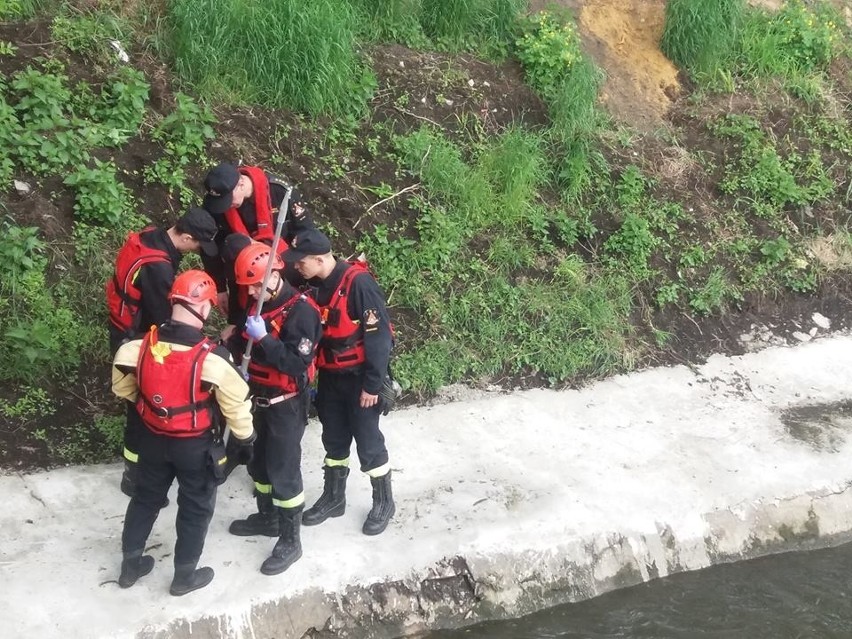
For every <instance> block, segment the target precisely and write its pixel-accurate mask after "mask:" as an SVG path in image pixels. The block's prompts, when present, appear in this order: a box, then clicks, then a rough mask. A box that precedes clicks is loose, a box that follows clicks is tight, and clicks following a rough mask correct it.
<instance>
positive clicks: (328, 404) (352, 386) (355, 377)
mask: <svg viewBox="0 0 852 639" xmlns="http://www.w3.org/2000/svg"><path fill="white" fill-rule="evenodd" d="M362 384H363V378H362V376H361V374H359V373H355V374H352V373H331V372H329V371H325V370H324V371H320V374H319V382H318V383H317V414H318V416H319V419H320V422H321V423H322V445H323V447H325V453H326V456H327V457H329V458H330V459H348V458H349V451H350V449H351V448H352V440H353V439H354V440H355V447H356V450H357V451H358V460H359V461H360V462H361V470H362V471H363V472H367V471H370V470H373V469H374V468H378V467H379V466H383V465H384V464H387V463H388V449H387V448H386V447H385V437H384V435H382V431H381V430H379V417H381V410H380V407H379V404H376V405H375V406H371V407H370V408H361V406H360V403H359V402H360V399H361V390H362V388H363V387H362Z"/></svg>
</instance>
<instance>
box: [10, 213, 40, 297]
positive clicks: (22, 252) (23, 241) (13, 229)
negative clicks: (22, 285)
mask: <svg viewBox="0 0 852 639" xmlns="http://www.w3.org/2000/svg"><path fill="white" fill-rule="evenodd" d="M44 249H45V245H44V242H43V241H42V240H41V238H40V237H39V229H38V228H36V227H32V226H28V227H22V226H18V225H17V224H14V223H12V222H7V221H4V222H3V223H2V225H0V279H2V280H3V282H5V283H6V285H7V286H9V287H10V289H11V290H12V292H14V291H15V289H16V287H17V285H18V282H21V281H23V280H24V279H26V278H27V277H29V276H30V275H31V274H32V273H40V272H42V271H43V270H44V268H45V266H46V265H47V259H46V257H45V250H44Z"/></svg>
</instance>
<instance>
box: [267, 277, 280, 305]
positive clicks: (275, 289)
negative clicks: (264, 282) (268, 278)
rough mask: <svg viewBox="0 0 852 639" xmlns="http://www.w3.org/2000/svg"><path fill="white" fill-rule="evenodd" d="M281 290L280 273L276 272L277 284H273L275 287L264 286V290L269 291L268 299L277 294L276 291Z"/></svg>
mask: <svg viewBox="0 0 852 639" xmlns="http://www.w3.org/2000/svg"><path fill="white" fill-rule="evenodd" d="M280 290H281V274H280V273H279V274H278V284H276V285H275V288H269V287H268V286H267V287H266V292H267V293H269V299H272V298H273V297H275V296H276V295H277V294H278V291H280Z"/></svg>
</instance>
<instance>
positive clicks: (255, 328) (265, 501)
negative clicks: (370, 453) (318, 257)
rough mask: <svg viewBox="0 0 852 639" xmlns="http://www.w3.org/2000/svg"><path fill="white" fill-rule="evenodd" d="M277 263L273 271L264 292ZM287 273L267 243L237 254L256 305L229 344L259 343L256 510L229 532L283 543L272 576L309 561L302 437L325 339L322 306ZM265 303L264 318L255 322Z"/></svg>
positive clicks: (242, 281) (270, 564)
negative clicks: (305, 545)
mask: <svg viewBox="0 0 852 639" xmlns="http://www.w3.org/2000/svg"><path fill="white" fill-rule="evenodd" d="M270 259H271V260H272V272H271V275H270V278H269V281H268V282H267V283H266V288H264V287H263V278H264V275H265V273H266V269H267V265H268V264H269V260H270ZM283 267H284V263H283V262H282V261H281V258H279V257H278V255H277V254H275V253H273V252H272V249H271V248H270V247H269V246H267V245H266V244H262V243H257V242H255V243H253V244H251V245H249V246H247V247H246V248H244V249H243V250H242V251H241V252H240V254H239V255H238V256H237V259H236V262H235V263H234V275H235V281H236V283H237V284H238V285H240V286H245V287H247V290H248V295H249V298H250V300H252V302H250V304H249V308H248V309H247V314H248V316H247V318H246V320H245V331H242V332H235V333H234V334H233V335H232V336H231V338H230V340H229V347H230V348H231V351H232V352H234V353H243V352H244V350H245V346H246V342H247V340H248V339H252V340H254V346H253V350H252V352H251V359H250V361H249V363H248V369H247V370H248V379H249V388H250V389H251V395H252V401H253V403H254V427H255V430H256V431H257V444H256V446H255V455H254V458H253V459H252V461H251V463H250V464H249V465H248V471H249V474H250V475H251V477H252V479H253V480H254V486H255V498H256V505H257V512H254V513H252V514H250V515H249V516H248V517H247V518H245V519H238V520H236V521H234V522H232V523H231V526H230V528H229V530H230V532H231V533H232V534H234V535H239V536H253V535H266V536H268V537H278V541H277V542H276V543H275V547H274V548H273V550H272V554H271V556H270V557H268V558H267V559H266V560H265V561H264V562H263V564H262V565H261V567H260V571H261V572H262V573H263V574H265V575H276V574H279V573H282V572H284V571H285V570H287V568H289V567H290V566H291V565H292V564H293V563H294V562H295V561H297V560H298V559H299V558H300V557H301V556H302V543H301V538H300V534H299V529H300V524H301V518H302V509H303V507H304V503H305V494H304V490H303V485H302V436H303V435H304V434H305V426H306V425H307V423H308V406H309V402H310V392H309V386H310V383H311V381H312V380H313V378H314V373H315V370H316V368H315V366H314V358H315V356H316V349H317V344H318V343H319V341H320V338H321V336H322V324H321V322H320V314H319V309H318V308H317V305H316V304H315V303H314V301H313V300H312V299H311V298H310V297H308V296H306V295H303V294H301V293H300V292H299V291H297V290H296V289H294V288H293V287H292V286H291V285H290V284H289V283H288V282H287V280H286V279H285V278H284V277H283V276H282V274H281V270H282V268H283ZM261 301H262V304H263V306H262V313H261V315H260V317H255V314H256V308H257V305H258V303H260V302H261Z"/></svg>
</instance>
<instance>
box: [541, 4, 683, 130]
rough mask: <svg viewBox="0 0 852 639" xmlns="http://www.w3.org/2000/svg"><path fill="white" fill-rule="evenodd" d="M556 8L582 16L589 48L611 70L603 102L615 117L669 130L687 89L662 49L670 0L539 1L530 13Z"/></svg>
mask: <svg viewBox="0 0 852 639" xmlns="http://www.w3.org/2000/svg"><path fill="white" fill-rule="evenodd" d="M552 7H558V8H562V9H567V10H569V11H570V12H571V13H573V14H574V15H575V16H577V18H578V19H577V23H578V25H579V28H580V36H581V38H582V40H583V48H584V49H585V51H586V53H588V54H589V55H590V56H591V57H592V59H593V60H594V61H595V63H596V64H597V65H598V66H599V67H600V68H601V69H603V70H604V71H605V72H606V81H605V83H604V88H603V92H602V94H601V102H602V103H603V105H604V106H605V107H606V109H607V110H608V111H609V112H610V114H612V116H613V117H614V118H615V119H616V120H619V121H620V122H623V123H624V124H628V125H630V126H632V127H634V128H636V129H638V130H640V131H648V132H650V131H654V130H655V129H658V128H660V127H662V126H664V124H665V117H666V114H667V113H668V109H669V107H670V106H671V103H672V100H673V99H674V98H675V97H676V96H677V95H678V94H679V93H680V90H681V87H680V82H679V81H678V74H677V69H676V68H675V66H674V65H673V64H672V63H671V62H670V61H669V60H668V59H667V58H666V57H665V56H664V55H663V53H662V51H660V38H661V37H662V35H663V26H664V24H665V0H590V1H588V2H584V1H583V0H555V1H554V0H533V1H532V2H530V7H529V10H530V13H535V12H538V11H543V10H547V9H549V8H552Z"/></svg>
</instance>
